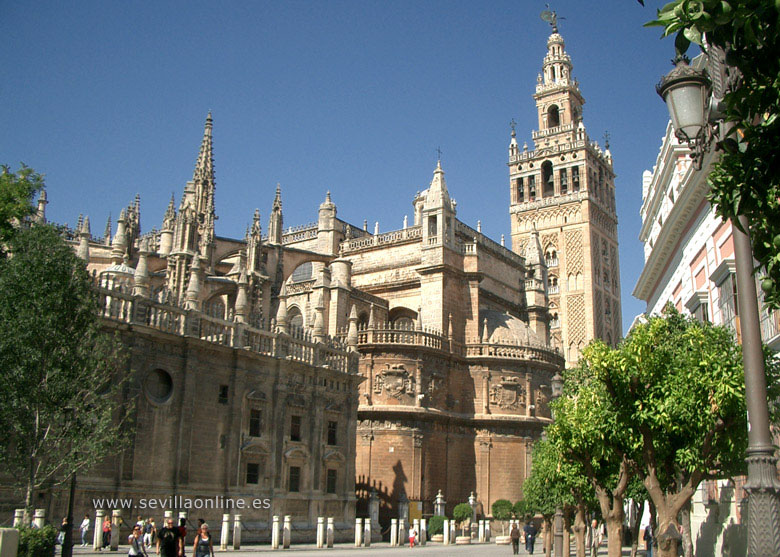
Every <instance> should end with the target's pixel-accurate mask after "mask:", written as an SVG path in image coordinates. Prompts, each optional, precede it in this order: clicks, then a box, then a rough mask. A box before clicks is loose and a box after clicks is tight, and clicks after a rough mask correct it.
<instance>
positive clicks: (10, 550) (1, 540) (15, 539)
mask: <svg viewBox="0 0 780 557" xmlns="http://www.w3.org/2000/svg"><path fill="white" fill-rule="evenodd" d="M22 513H24V511H22ZM14 518H16V516H15V515H14ZM18 549H19V530H18V529H17V528H16V527H14V528H0V557H16V554H17V551H18Z"/></svg>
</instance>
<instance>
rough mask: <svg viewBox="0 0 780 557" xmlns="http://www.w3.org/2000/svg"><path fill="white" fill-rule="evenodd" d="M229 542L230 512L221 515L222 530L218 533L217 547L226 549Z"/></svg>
mask: <svg viewBox="0 0 780 557" xmlns="http://www.w3.org/2000/svg"><path fill="white" fill-rule="evenodd" d="M228 543H230V513H227V514H223V515H222V532H221V533H220V535H219V548H220V549H221V550H222V551H227V548H228Z"/></svg>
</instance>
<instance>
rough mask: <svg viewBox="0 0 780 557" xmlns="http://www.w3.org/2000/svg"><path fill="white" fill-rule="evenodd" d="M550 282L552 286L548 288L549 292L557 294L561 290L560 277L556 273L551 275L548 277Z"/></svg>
mask: <svg viewBox="0 0 780 557" xmlns="http://www.w3.org/2000/svg"><path fill="white" fill-rule="evenodd" d="M548 280H549V282H550V287H549V289H548V292H549V293H550V294H557V293H558V292H559V290H558V277H556V276H555V275H550V278H549V279H548Z"/></svg>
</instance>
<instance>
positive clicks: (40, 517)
mask: <svg viewBox="0 0 780 557" xmlns="http://www.w3.org/2000/svg"><path fill="white" fill-rule="evenodd" d="M33 517H34V518H33V523H34V524H35V527H36V528H43V527H44V526H45V525H46V509H35V514H34V515H33Z"/></svg>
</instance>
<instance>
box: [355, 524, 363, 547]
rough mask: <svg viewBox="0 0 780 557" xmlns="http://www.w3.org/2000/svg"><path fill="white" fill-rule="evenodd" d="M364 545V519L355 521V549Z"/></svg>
mask: <svg viewBox="0 0 780 557" xmlns="http://www.w3.org/2000/svg"><path fill="white" fill-rule="evenodd" d="M361 545H363V519H362V518H356V519H355V547H360V546H361Z"/></svg>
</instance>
